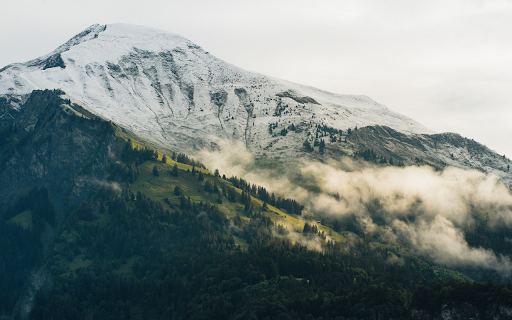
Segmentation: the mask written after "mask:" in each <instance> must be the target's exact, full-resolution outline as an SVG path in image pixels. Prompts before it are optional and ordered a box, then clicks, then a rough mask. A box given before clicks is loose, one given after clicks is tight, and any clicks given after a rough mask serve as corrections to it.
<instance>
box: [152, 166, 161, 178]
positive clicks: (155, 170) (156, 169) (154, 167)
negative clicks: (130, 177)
mask: <svg viewBox="0 0 512 320" xmlns="http://www.w3.org/2000/svg"><path fill="white" fill-rule="evenodd" d="M153 175H154V176H155V177H158V176H159V175H160V173H159V172H158V167H157V166H156V164H155V165H154V166H153Z"/></svg>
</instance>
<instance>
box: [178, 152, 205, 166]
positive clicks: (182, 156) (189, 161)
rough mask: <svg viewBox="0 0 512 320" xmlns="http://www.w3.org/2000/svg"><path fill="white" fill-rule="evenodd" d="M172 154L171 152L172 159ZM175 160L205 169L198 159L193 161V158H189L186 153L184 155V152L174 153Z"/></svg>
mask: <svg viewBox="0 0 512 320" xmlns="http://www.w3.org/2000/svg"><path fill="white" fill-rule="evenodd" d="M174 155H175V154H173V160H174ZM175 161H177V162H179V163H183V164H188V165H191V166H194V167H198V168H203V169H206V167H205V166H204V164H202V163H201V162H199V161H195V160H194V159H191V158H189V157H188V156H187V155H185V154H184V153H178V154H176V160H175Z"/></svg>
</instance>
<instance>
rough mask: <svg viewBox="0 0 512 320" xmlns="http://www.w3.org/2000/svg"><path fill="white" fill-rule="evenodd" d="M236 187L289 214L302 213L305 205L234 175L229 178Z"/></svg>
mask: <svg viewBox="0 0 512 320" xmlns="http://www.w3.org/2000/svg"><path fill="white" fill-rule="evenodd" d="M228 181H230V182H231V183H232V184H233V185H234V186H235V187H237V188H238V189H241V190H242V191H245V192H247V193H249V194H250V195H251V196H253V197H255V198H258V199H260V200H261V201H263V202H266V203H268V204H271V205H272V206H274V207H276V208H279V209H285V210H286V211H287V212H288V213H289V214H298V215H300V214H302V210H304V206H303V205H301V204H300V203H298V202H297V201H295V200H294V199H289V198H281V197H278V198H277V199H276V197H275V195H274V193H272V194H270V193H269V192H268V191H267V189H265V188H264V187H260V186H257V185H255V184H251V183H249V182H248V181H246V180H245V179H243V178H237V177H235V176H232V177H231V178H229V179H228Z"/></svg>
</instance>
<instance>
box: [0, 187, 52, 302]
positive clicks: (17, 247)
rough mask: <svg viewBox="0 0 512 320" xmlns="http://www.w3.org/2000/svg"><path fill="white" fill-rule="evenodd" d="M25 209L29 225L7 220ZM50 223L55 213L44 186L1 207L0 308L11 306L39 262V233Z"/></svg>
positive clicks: (40, 250) (40, 259)
mask: <svg viewBox="0 0 512 320" xmlns="http://www.w3.org/2000/svg"><path fill="white" fill-rule="evenodd" d="M25 210H30V211H31V213H32V228H31V229H30V228H28V229H25V228H23V227H22V226H19V225H17V224H15V223H11V222H7V221H8V220H9V219H10V218H12V217H14V216H16V215H18V214H19V213H22V212H23V211H25ZM52 225H55V213H54V208H53V204H52V202H51V200H50V198H49V195H48V190H47V189H46V188H45V187H42V188H33V189H31V190H30V191H29V192H28V193H27V194H25V195H23V196H21V197H19V198H18V200H17V201H15V202H14V204H13V205H12V206H10V207H8V208H7V209H6V210H4V211H0V288H2V290H0V310H12V308H13V307H14V304H15V303H16V301H17V299H18V297H19V294H20V293H21V290H22V288H23V286H24V282H25V281H26V279H27V278H28V276H29V275H30V273H31V272H32V270H33V269H34V268H35V267H36V266H37V265H38V264H39V263H41V261H42V259H43V242H42V236H43V233H44V232H45V231H46V230H47V229H48V228H49V227H50V226H52Z"/></svg>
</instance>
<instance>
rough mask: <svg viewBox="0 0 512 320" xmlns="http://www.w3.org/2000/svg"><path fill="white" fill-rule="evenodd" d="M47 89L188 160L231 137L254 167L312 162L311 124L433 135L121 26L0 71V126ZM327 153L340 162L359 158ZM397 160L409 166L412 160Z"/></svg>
mask: <svg viewBox="0 0 512 320" xmlns="http://www.w3.org/2000/svg"><path fill="white" fill-rule="evenodd" d="M45 88H49V89H53V88H59V89H61V90H63V91H64V92H66V94H67V95H68V98H69V99H70V100H71V101H73V102H78V103H79V104H81V105H83V106H84V107H85V108H87V109H88V110H89V111H90V112H92V113H94V114H96V115H99V116H100V117H102V118H104V119H107V120H112V121H113V122H115V123H117V124H119V125H120V126H122V127H124V128H125V129H126V130H128V131H131V132H133V133H134V134H136V135H137V136H139V137H140V138H142V139H144V140H145V141H148V142H150V143H152V144H154V145H158V146H159V147H162V148H166V149H171V150H180V151H184V152H187V153H193V152H196V151H198V150H200V149H202V148H205V147H207V148H216V147H217V142H218V139H235V140H239V141H243V142H244V144H245V145H246V146H247V148H249V149H251V150H252V151H253V152H254V155H255V156H256V158H258V159H270V160H271V161H274V160H277V159H281V160H283V159H294V158H297V157H299V156H306V157H309V158H319V157H320V156H321V155H318V154H317V153H306V152H304V151H305V150H304V148H303V143H304V142H305V141H306V140H308V139H309V141H310V142H311V143H312V144H313V143H314V137H315V134H316V131H317V126H322V127H323V126H326V127H329V128H333V129H336V130H341V133H342V134H341V135H340V136H343V133H345V136H346V132H347V130H348V129H349V128H352V129H354V128H355V127H365V126H375V125H378V126H385V127H389V128H391V129H392V130H394V131H397V132H400V133H402V134H404V135H405V136H406V137H414V138H413V139H423V138H422V137H421V135H424V134H431V133H432V131H430V130H428V129H427V128H425V127H423V126H422V125H420V124H419V123H417V122H415V121H414V120H412V119H409V118H407V117H405V116H402V115H399V114H397V113H395V112H393V111H391V110H389V109H388V108H387V107H385V106H383V105H381V104H379V103H377V102H375V101H373V100H371V99H370V98H368V97H366V96H354V95H339V94H333V93H329V92H325V91H322V90H319V89H315V88H311V87H307V86H302V85H299V84H294V83H290V82H287V81H283V80H279V79H274V78H270V77H267V76H264V75H261V74H257V73H252V72H247V71H244V70H242V69H240V68H237V67H235V66H233V65H230V64H228V63H226V62H224V61H222V60H220V59H217V58H215V57H213V56H212V55H210V54H209V53H208V52H206V51H204V50H203V49H202V48H201V47H199V46H197V45H195V44H193V43H192V42H190V41H189V40H187V39H185V38H183V37H181V36H178V35H175V34H172V33H168V32H165V31H161V30H156V29H152V28H146V27H140V26H133V25H125V24H114V25H103V26H101V25H93V26H91V27H89V28H88V29H86V30H85V31H83V32H81V33H80V34H78V35H77V36H75V37H74V38H72V39H71V40H69V41H68V42H67V43H65V44H64V45H62V46H60V47H59V48H57V49H56V50H54V51H53V52H52V53H50V54H48V55H46V56H43V57H40V58H38V59H35V60H32V61H29V62H26V63H17V64H11V65H9V66H7V67H5V68H3V69H1V70H0V121H3V122H7V121H9V119H10V118H12V117H14V116H15V115H13V114H15V113H16V112H17V110H19V109H20V107H21V104H22V103H23V101H24V99H26V98H25V97H26V96H27V95H28V94H29V93H30V92H31V91H32V90H34V89H45ZM292 124H293V126H291V125H292ZM338 138H341V137H338ZM342 139H344V137H343V138H342ZM427 139H429V138H427ZM324 140H325V142H326V143H327V144H329V143H330V140H329V139H327V138H324ZM392 144H393V142H392V141H388V147H389V148H388V149H390V150H391V149H397V148H394V147H393V145H392ZM331 148H336V149H337V150H338V153H341V154H348V155H352V154H354V152H356V151H358V150H357V149H354V148H347V147H340V146H336V145H335V144H333V145H332V146H331ZM448 149H449V150H451V149H453V148H452V146H449V147H447V150H448ZM317 151H318V150H317ZM414 153H415V157H418V158H419V159H424V160H425V161H427V160H428V159H434V158H436V161H435V162H438V163H442V162H444V160H443V159H442V158H438V157H437V156H436V152H431V151H429V150H423V149H421V148H419V149H417V150H415V152H414ZM398 156H400V157H401V158H404V159H405V161H404V162H405V163H406V164H413V163H414V160H415V159H414V158H407V157H406V156H405V155H398ZM286 161H288V160H286ZM508 163H509V162H507V161H504V162H503V163H501V162H500V163H499V164H497V165H496V166H493V165H490V166H488V165H485V164H484V163H482V162H476V163H471V164H470V165H468V164H466V163H464V162H463V161H457V160H456V159H455V160H454V161H452V162H451V164H453V165H456V166H461V167H470V168H484V169H485V168H486V167H492V168H493V170H494V171H496V172H499V173H500V175H501V176H504V177H510V174H509V173H507V172H503V170H502V168H503V167H506V166H507V165H508Z"/></svg>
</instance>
